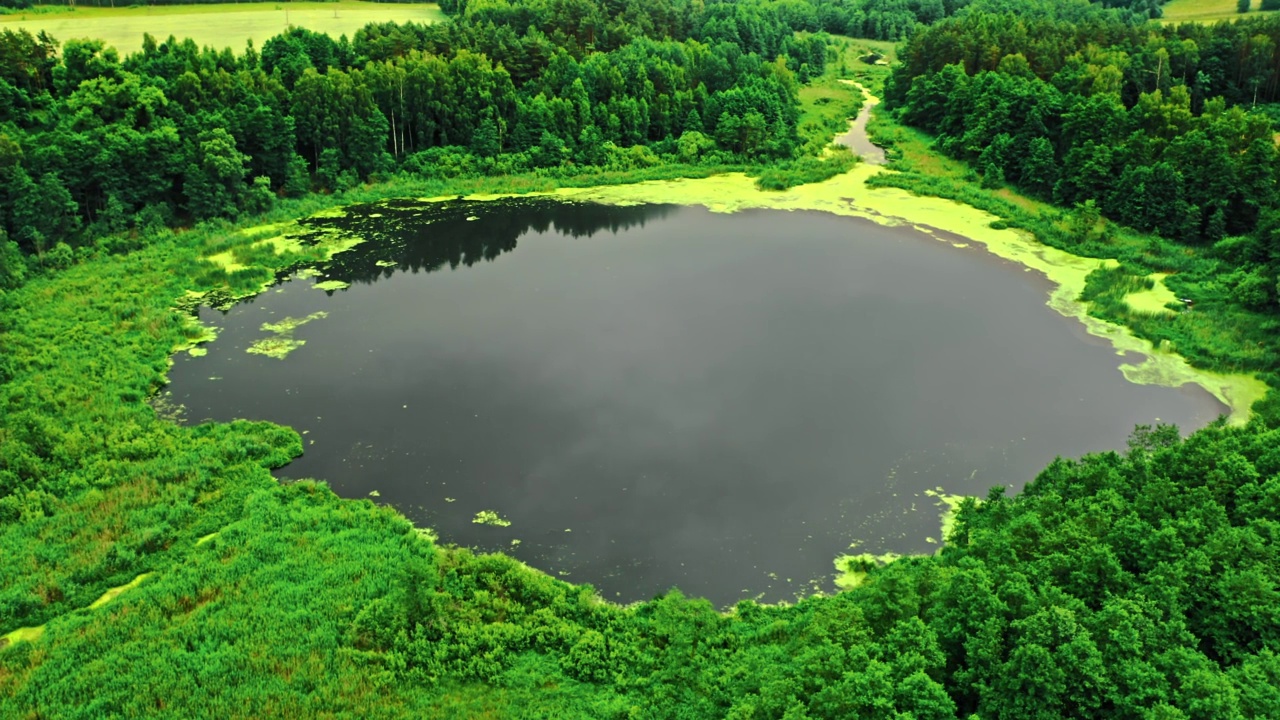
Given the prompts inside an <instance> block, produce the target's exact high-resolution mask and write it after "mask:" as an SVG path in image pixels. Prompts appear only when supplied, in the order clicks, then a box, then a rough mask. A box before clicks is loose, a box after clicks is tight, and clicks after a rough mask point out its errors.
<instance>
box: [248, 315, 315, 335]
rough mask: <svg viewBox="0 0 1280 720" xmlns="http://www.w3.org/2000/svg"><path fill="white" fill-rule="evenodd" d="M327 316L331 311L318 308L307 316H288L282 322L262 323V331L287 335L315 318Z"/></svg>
mask: <svg viewBox="0 0 1280 720" xmlns="http://www.w3.org/2000/svg"><path fill="white" fill-rule="evenodd" d="M327 317H329V313H327V312H325V311H323V310H318V311H316V312H313V313H311V314H310V315H308V316H306V317H301V318H296V317H286V318H285V319H283V320H281V321H280V322H274V323H270V322H265V323H262V332H269V333H275V334H277V335H287V334H289V333H291V332H293V331H294V330H297V329H298V328H300V327H302V326H303V325H306V324H307V323H309V322H311V321H313V320H323V319H325V318H327Z"/></svg>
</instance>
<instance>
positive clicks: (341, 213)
mask: <svg viewBox="0 0 1280 720" xmlns="http://www.w3.org/2000/svg"><path fill="white" fill-rule="evenodd" d="M346 216H347V209H346V208H345V207H342V206H341V205H336V206H334V207H331V208H325V209H324V210H317V211H316V212H313V213H311V214H310V215H308V216H307V217H309V218H317V219H319V218H344V217H346Z"/></svg>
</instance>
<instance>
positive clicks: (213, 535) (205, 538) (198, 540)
mask: <svg viewBox="0 0 1280 720" xmlns="http://www.w3.org/2000/svg"><path fill="white" fill-rule="evenodd" d="M216 537H218V533H216V532H211V533H209V534H208V535H201V536H200V537H198V538H196V546H197V547H198V546H200V545H203V544H205V543H207V542H209V541H210V540H212V539H214V538H216Z"/></svg>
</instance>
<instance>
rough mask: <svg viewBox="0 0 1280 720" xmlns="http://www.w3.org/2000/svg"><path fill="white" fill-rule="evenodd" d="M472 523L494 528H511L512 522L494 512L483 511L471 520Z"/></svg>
mask: <svg viewBox="0 0 1280 720" xmlns="http://www.w3.org/2000/svg"><path fill="white" fill-rule="evenodd" d="M471 522H473V523H475V524H477V525H491V526H493V527H511V521H510V520H508V519H506V518H504V517H502V516H501V515H499V514H498V513H496V512H494V511H493V510H481V511H480V512H478V513H476V516H475V517H474V518H472V519H471Z"/></svg>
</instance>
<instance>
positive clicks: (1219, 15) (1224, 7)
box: [1164, 0, 1271, 23]
mask: <svg viewBox="0 0 1280 720" xmlns="http://www.w3.org/2000/svg"><path fill="white" fill-rule="evenodd" d="M1261 4H1262V0H1252V3H1251V4H1250V5H1249V12H1248V13H1244V14H1241V13H1240V12H1237V9H1236V0H1171V1H1170V2H1169V3H1168V4H1167V5H1165V6H1164V20H1165V22H1206V23H1209V22H1218V21H1220V20H1234V19H1236V18H1239V17H1245V16H1249V17H1252V16H1254V14H1255V13H1260V12H1261V10H1260V9H1259V8H1260V7H1261ZM1265 14H1268V15H1270V14H1271V13H1270V12H1267V13H1265Z"/></svg>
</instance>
